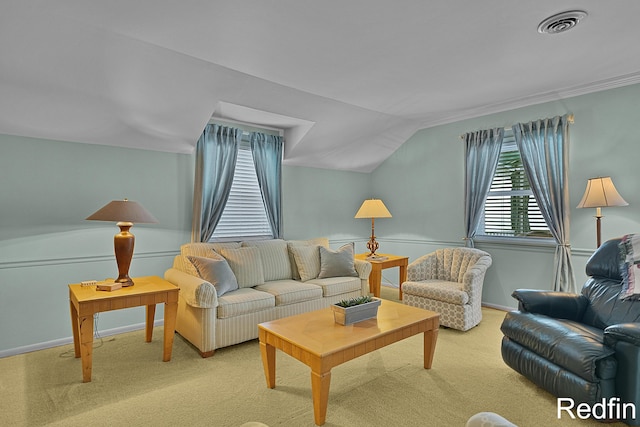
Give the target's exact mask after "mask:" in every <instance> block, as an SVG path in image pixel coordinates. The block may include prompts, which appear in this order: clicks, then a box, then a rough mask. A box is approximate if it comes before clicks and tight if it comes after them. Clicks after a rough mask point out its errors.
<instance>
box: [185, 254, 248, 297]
mask: <svg viewBox="0 0 640 427" xmlns="http://www.w3.org/2000/svg"><path fill="white" fill-rule="evenodd" d="M187 258H189V261H191V263H192V264H193V266H194V267H195V268H196V271H197V272H198V275H199V276H200V277H201V278H203V279H204V280H206V281H207V282H209V283H211V284H212V285H213V287H214V288H216V293H217V295H218V296H219V297H220V296H222V295H224V294H226V293H227V292H229V291H235V290H236V289H238V281H237V280H236V276H235V275H234V274H233V271H232V270H231V267H229V263H228V262H227V260H225V259H224V258H222V257H221V258H220V259H213V258H203V257H198V256H188V257H187Z"/></svg>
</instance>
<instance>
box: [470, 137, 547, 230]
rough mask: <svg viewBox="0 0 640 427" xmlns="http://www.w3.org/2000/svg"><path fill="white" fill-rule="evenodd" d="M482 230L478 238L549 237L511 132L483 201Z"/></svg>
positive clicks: (504, 141)
mask: <svg viewBox="0 0 640 427" xmlns="http://www.w3.org/2000/svg"><path fill="white" fill-rule="evenodd" d="M483 225H484V230H480V231H479V232H478V234H483V235H487V236H507V237H551V232H550V231H549V227H548V226H547V224H546V222H545V220H544V218H543V216H542V213H541V212H540V209H539V207H538V203H537V201H536V199H535V196H534V195H533V192H532V191H531V186H530V185H529V181H528V179H527V177H526V174H525V172H524V167H523V165H522V158H521V156H520V152H519V151H518V148H517V146H516V144H515V138H514V136H513V132H512V131H506V132H505V136H504V140H503V142H502V152H501V153H500V158H499V160H498V167H497V169H496V172H495V175H494V177H493V181H492V183H491V189H490V190H489V194H488V196H487V199H486V201H485V207H484V221H483Z"/></svg>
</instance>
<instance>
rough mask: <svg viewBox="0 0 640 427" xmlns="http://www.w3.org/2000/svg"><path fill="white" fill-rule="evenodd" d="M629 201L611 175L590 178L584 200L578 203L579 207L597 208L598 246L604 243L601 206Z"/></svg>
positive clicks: (622, 204)
mask: <svg viewBox="0 0 640 427" xmlns="http://www.w3.org/2000/svg"><path fill="white" fill-rule="evenodd" d="M628 204H629V203H627V202H626V201H625V200H624V199H623V198H622V196H621V195H620V193H618V190H616V187H615V185H613V181H612V180H611V177H609V176H605V177H598V178H589V181H587V189H586V190H585V191H584V195H583V196H582V200H580V203H578V206H577V207H578V208H596V242H597V246H596V247H597V248H599V247H600V244H601V243H602V239H601V225H600V219H601V218H602V211H601V208H604V207H609V206H627V205H628Z"/></svg>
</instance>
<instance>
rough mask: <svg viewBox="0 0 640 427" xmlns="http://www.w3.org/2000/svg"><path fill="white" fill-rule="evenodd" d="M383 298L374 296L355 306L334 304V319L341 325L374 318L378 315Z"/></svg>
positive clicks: (332, 306)
mask: <svg viewBox="0 0 640 427" xmlns="http://www.w3.org/2000/svg"><path fill="white" fill-rule="evenodd" d="M380 303H381V300H380V299H379V298H374V299H373V301H371V302H367V303H364V304H360V305H354V306H353V307H340V306H339V305H336V304H332V305H331V309H332V310H333V319H334V320H335V322H336V323H339V324H341V325H345V326H346V325H351V324H352V323H357V322H361V321H363V320H367V319H372V318H374V317H376V316H377V315H378V307H379V306H380Z"/></svg>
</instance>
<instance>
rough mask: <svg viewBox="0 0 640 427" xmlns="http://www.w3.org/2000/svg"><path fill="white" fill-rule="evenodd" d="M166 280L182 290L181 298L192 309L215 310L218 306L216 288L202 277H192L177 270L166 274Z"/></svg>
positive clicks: (169, 270)
mask: <svg viewBox="0 0 640 427" xmlns="http://www.w3.org/2000/svg"><path fill="white" fill-rule="evenodd" d="M164 278H165V280H167V281H169V282H171V283H173V284H174V285H176V286H178V287H179V288H180V296H181V297H182V298H184V300H185V302H186V303H187V304H189V305H190V306H192V307H197V308H215V307H217V306H218V294H217V293H216V288H215V287H214V286H213V285H212V284H211V283H209V282H207V281H206V280H204V279H201V278H200V277H196V276H192V275H190V274H187V273H185V272H183V271H180V270H178V269H176V268H170V269H168V270H167V271H166V272H165V273H164Z"/></svg>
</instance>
